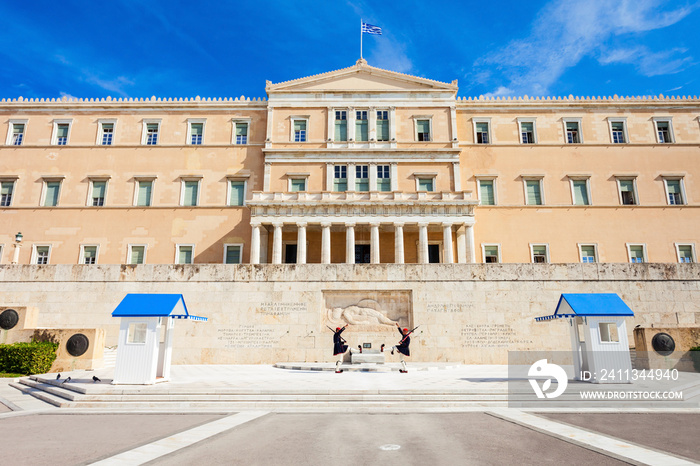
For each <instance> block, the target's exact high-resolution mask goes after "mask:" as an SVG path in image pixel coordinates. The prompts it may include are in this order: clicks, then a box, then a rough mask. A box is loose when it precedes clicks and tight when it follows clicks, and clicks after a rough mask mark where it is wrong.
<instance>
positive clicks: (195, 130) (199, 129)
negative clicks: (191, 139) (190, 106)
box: [192, 123, 204, 136]
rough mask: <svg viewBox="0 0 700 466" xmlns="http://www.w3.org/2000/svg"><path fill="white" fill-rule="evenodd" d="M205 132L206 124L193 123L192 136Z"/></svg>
mask: <svg viewBox="0 0 700 466" xmlns="http://www.w3.org/2000/svg"><path fill="white" fill-rule="evenodd" d="M203 132H204V124H202V123H192V136H201V135H202V133H203Z"/></svg>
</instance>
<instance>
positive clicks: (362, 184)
mask: <svg viewBox="0 0 700 466" xmlns="http://www.w3.org/2000/svg"><path fill="white" fill-rule="evenodd" d="M355 191H361V192H366V191H369V166H368V165H355Z"/></svg>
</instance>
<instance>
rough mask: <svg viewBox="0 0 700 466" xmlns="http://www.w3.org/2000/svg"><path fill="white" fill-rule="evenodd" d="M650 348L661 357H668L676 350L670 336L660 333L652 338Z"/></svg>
mask: <svg viewBox="0 0 700 466" xmlns="http://www.w3.org/2000/svg"><path fill="white" fill-rule="evenodd" d="M651 346H652V348H654V351H656V352H657V353H659V354H660V355H661V356H668V355H669V354H671V353H673V351H674V350H675V349H676V342H675V341H673V337H672V336H671V335H669V334H668V333H663V332H661V333H657V334H656V335H654V338H652V339H651Z"/></svg>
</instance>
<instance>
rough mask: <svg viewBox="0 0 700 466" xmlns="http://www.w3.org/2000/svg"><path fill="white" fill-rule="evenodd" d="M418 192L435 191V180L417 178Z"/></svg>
mask: <svg viewBox="0 0 700 466" xmlns="http://www.w3.org/2000/svg"><path fill="white" fill-rule="evenodd" d="M418 191H419V192H433V191H435V178H418Z"/></svg>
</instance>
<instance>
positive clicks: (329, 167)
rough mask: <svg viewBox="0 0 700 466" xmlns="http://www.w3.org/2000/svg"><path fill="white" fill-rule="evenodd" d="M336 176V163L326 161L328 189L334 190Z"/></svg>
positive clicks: (329, 190)
mask: <svg viewBox="0 0 700 466" xmlns="http://www.w3.org/2000/svg"><path fill="white" fill-rule="evenodd" d="M334 177H335V165H333V164H332V163H328V162H326V191H328V192H331V191H333V178H334Z"/></svg>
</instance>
